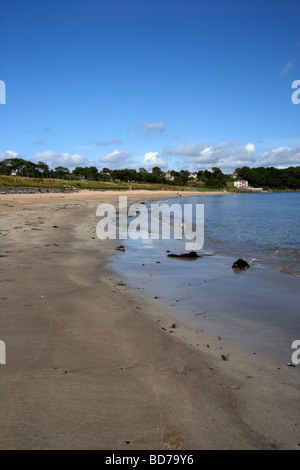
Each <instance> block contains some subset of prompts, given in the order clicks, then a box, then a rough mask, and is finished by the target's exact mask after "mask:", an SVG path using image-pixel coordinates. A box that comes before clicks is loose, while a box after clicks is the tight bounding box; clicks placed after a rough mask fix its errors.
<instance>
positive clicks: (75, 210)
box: [0, 191, 300, 450]
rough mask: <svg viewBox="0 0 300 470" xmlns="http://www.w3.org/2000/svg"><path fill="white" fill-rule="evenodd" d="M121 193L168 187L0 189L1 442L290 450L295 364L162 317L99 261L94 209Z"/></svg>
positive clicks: (102, 245) (140, 197)
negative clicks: (226, 344)
mask: <svg viewBox="0 0 300 470" xmlns="http://www.w3.org/2000/svg"><path fill="white" fill-rule="evenodd" d="M197 194H199V193H197ZM204 194H205V193H204ZM209 194H211V193H209ZM120 195H127V196H128V201H129V202H131V201H132V202H133V201H137V202H140V201H144V202H148V201H151V200H156V199H163V198H168V197H176V193H174V192H171V191H170V192H151V191H127V192H122V191H116V192H114V191H106V192H97V191H81V192H77V193H71V194H51V193H49V194H32V195H26V196H24V195H18V194H15V195H8V194H1V195H0V210H1V213H0V217H1V219H0V220H1V225H0V237H1V250H0V271H1V272H0V340H2V341H4V342H5V345H6V364H3V365H0V397H1V407H0V422H1V427H0V448H1V449H104V450H108V449H109V450H133V449H134V450H142V449H143V450H148V449H149V450H160V449H161V450H162V449H173V450H176V449H189V450H198V449H199V450H202V449H209V450H215V449H220V450H221V449H233V450H235V449H253V450H258V449H282V450H284V449H291V450H293V449H295V450H296V449H300V446H299V445H300V421H299V419H300V413H299V398H298V397H299V386H298V387H297V386H296V385H295V383H296V380H295V377H296V376H299V367H298V368H297V367H296V368H294V369H289V368H286V370H282V369H281V368H274V367H272V366H271V365H269V364H268V363H263V362H260V361H259V360H258V359H257V357H255V356H251V357H249V356H247V355H244V354H243V353H242V352H241V351H239V350H238V349H236V350H233V349H231V350H226V351H225V350H224V349H221V344H220V341H219V340H218V338H214V337H208V336H205V335H203V336H201V340H199V337H198V336H197V337H196V335H195V334H194V332H193V330H192V329H188V328H186V327H185V325H180V324H177V325H176V328H172V324H173V321H174V320H173V316H172V315H173V313H172V311H171V310H170V309H168V308H167V307H166V306H164V305H162V304H161V303H160V302H159V300H153V299H152V298H150V297H147V296H146V295H145V294H144V293H143V292H141V291H139V290H138V289H134V288H132V287H130V286H127V285H126V284H125V283H124V280H123V279H122V278H121V276H120V275H118V274H117V273H115V272H113V271H112V270H111V269H109V267H108V262H109V260H110V259H111V257H113V256H116V251H115V248H116V245H118V244H119V243H118V241H113V240H111V241H109V240H106V241H100V240H98V239H97V236H96V224H97V222H98V219H97V218H96V209H97V206H98V205H99V204H101V203H102V202H109V203H117V201H118V197H119V196H120ZM184 195H195V192H184V193H182V196H184ZM228 197H230V196H228ZM224 357H225V358H226V360H224ZM298 383H299V382H298Z"/></svg>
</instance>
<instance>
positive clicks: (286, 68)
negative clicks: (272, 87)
mask: <svg viewBox="0 0 300 470" xmlns="http://www.w3.org/2000/svg"><path fill="white" fill-rule="evenodd" d="M293 68H294V62H293V61H292V60H290V61H289V62H288V63H287V64H285V66H284V67H283V69H282V70H281V74H280V75H281V76H282V77H284V76H285V75H288V74H289V72H290V70H292V69H293Z"/></svg>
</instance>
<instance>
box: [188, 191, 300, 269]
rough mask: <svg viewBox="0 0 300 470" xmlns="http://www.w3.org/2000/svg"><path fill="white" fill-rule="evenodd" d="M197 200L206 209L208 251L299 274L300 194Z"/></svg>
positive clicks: (217, 197)
mask: <svg viewBox="0 0 300 470" xmlns="http://www.w3.org/2000/svg"><path fill="white" fill-rule="evenodd" d="M193 200H194V202H196V198H195V199H194V198H188V199H187V198H184V201H181V202H189V203H192V202H193ZM197 201H199V202H201V203H204V208H205V244H204V248H205V249H206V250H212V251H213V252H214V253H218V254H223V255H228V256H234V257H238V258H240V257H242V258H245V259H247V260H250V261H252V262H253V263H254V262H255V264H262V265H265V266H270V267H273V268H277V269H281V270H283V271H287V272H289V273H294V274H298V275H300V193H272V194H236V195H229V196H228V195H224V196H221V195H220V196H205V197H204V196H203V197H200V198H197Z"/></svg>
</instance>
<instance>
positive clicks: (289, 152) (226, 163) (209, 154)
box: [164, 142, 300, 172]
mask: <svg viewBox="0 0 300 470" xmlns="http://www.w3.org/2000/svg"><path fill="white" fill-rule="evenodd" d="M164 155H176V156H179V157H183V160H182V162H181V163H180V164H181V165H185V164H189V166H190V167H191V169H209V168H211V167H213V166H217V167H219V168H221V169H222V170H223V171H224V172H230V171H232V170H234V169H235V168H238V167H241V166H249V167H259V166H265V167H267V166H274V167H282V168H286V167H288V166H299V165H300V146H296V147H294V148H292V147H277V148H274V149H272V150H270V151H268V152H265V153H257V150H256V147H255V145H254V143H252V142H249V143H248V144H246V145H245V146H243V147H234V144H233V142H219V143H217V144H215V145H208V144H207V145H206V144H204V145H199V144H180V145H178V146H177V147H173V148H167V149H165V151H164Z"/></svg>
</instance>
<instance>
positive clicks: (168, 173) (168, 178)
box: [165, 171, 174, 181]
mask: <svg viewBox="0 0 300 470" xmlns="http://www.w3.org/2000/svg"><path fill="white" fill-rule="evenodd" d="M165 178H166V180H169V181H174V176H172V175H171V173H170V172H169V171H167V172H166V173H165Z"/></svg>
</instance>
